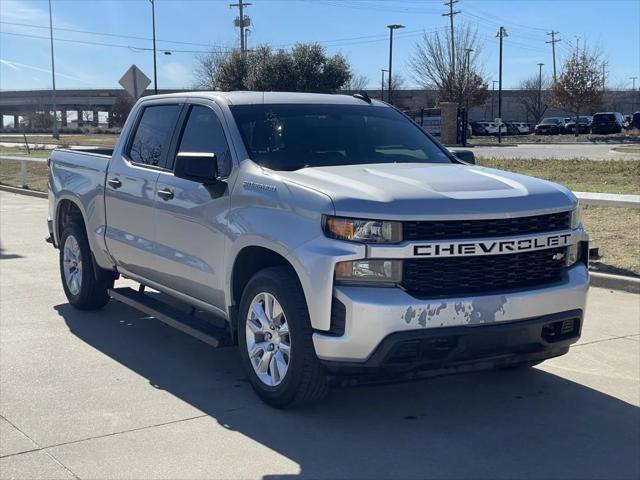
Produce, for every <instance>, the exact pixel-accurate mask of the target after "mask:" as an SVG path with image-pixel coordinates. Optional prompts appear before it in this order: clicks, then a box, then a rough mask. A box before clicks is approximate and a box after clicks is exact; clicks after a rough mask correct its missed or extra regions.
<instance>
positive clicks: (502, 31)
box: [496, 27, 508, 143]
mask: <svg viewBox="0 0 640 480" xmlns="http://www.w3.org/2000/svg"><path fill="white" fill-rule="evenodd" d="M506 36H508V35H507V29H506V28H504V27H500V29H499V30H498V33H497V34H496V37H498V38H499V39H500V62H499V67H498V68H499V70H500V71H499V73H498V118H499V119H500V123H499V124H498V143H502V39H503V38H504V37H506Z"/></svg>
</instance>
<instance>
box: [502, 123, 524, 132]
mask: <svg viewBox="0 0 640 480" xmlns="http://www.w3.org/2000/svg"><path fill="white" fill-rule="evenodd" d="M504 126H505V127H506V129H507V135H520V129H519V128H518V125H517V124H515V123H513V122H505V123H504Z"/></svg>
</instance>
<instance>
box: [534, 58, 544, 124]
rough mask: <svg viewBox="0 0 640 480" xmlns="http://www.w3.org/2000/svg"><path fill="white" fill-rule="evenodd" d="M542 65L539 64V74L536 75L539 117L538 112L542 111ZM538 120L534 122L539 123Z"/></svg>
mask: <svg viewBox="0 0 640 480" xmlns="http://www.w3.org/2000/svg"><path fill="white" fill-rule="evenodd" d="M543 65H544V63H539V64H538V67H539V68H540V72H539V73H538V115H540V110H541V109H542V67H543ZM539 121H540V118H537V119H536V122H539Z"/></svg>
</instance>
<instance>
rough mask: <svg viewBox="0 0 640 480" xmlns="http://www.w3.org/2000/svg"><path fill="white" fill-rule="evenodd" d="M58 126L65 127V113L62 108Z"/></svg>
mask: <svg viewBox="0 0 640 480" xmlns="http://www.w3.org/2000/svg"><path fill="white" fill-rule="evenodd" d="M60 126H61V127H66V126H67V111H66V110H65V109H64V108H63V109H62V110H60Z"/></svg>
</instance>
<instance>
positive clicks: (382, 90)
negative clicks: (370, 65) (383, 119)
mask: <svg viewBox="0 0 640 480" xmlns="http://www.w3.org/2000/svg"><path fill="white" fill-rule="evenodd" d="M388 71H389V70H387V69H386V68H381V69H380V73H382V80H381V82H380V100H382V101H383V102H384V73H385V72H388Z"/></svg>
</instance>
